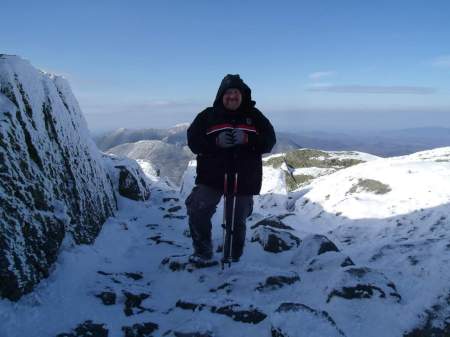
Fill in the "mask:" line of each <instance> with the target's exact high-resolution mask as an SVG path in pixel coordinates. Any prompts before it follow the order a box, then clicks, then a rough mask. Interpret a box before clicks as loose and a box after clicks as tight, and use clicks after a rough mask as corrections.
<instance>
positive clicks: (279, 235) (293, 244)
mask: <svg viewBox="0 0 450 337" xmlns="http://www.w3.org/2000/svg"><path fill="white" fill-rule="evenodd" d="M251 241H252V242H258V243H259V244H260V245H261V246H262V247H263V249H264V250H265V251H267V252H271V253H281V252H283V251H287V250H290V249H292V248H297V247H298V246H299V245H300V242H301V240H300V239H299V238H298V237H296V236H295V235H293V234H291V233H289V232H287V231H281V230H275V229H273V228H270V227H267V226H260V227H257V228H256V229H255V231H254V232H253V235H252V238H251Z"/></svg>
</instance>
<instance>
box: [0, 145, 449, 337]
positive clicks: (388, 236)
mask: <svg viewBox="0 0 450 337" xmlns="http://www.w3.org/2000/svg"><path fill="white" fill-rule="evenodd" d="M149 172H152V171H151V170H150V169H149ZM193 172H195V166H193V164H191V165H190V167H189V169H188V171H187V173H186V175H185V180H187V181H188V180H192V179H193ZM278 172H279V171H278ZM153 178H154V177H153ZM264 179H265V181H264V186H265V187H264V191H265V192H266V194H265V195H262V196H261V197H258V198H257V199H258V200H257V202H256V204H255V205H256V207H255V210H254V214H253V215H252V217H251V218H250V219H249V223H248V232H247V244H246V249H245V254H244V256H243V258H242V260H241V261H240V262H239V263H237V264H233V265H232V266H231V268H227V267H226V268H225V269H224V270H222V269H221V268H220V267H219V266H213V267H209V268H205V269H195V270H189V268H190V267H189V265H184V264H183V263H184V262H185V260H186V256H187V255H188V254H189V253H190V251H191V243H190V238H189V237H188V232H187V231H186V230H187V224H186V221H187V219H186V217H185V208H184V203H183V197H182V196H181V195H180V193H179V192H178V191H175V190H173V189H169V188H168V187H167V185H165V184H162V183H158V182H156V183H155V185H154V187H153V190H152V197H151V199H150V200H149V201H148V202H133V201H130V200H127V199H123V198H122V199H120V200H119V209H120V212H119V214H118V216H117V217H116V218H111V219H109V221H108V222H107V223H106V224H105V225H104V228H103V230H102V232H101V234H100V236H99V237H98V238H97V240H96V241H95V244H94V245H91V246H89V245H82V246H76V245H72V244H71V242H65V245H64V248H63V251H62V253H61V254H60V256H59V259H58V261H57V263H56V264H55V266H54V269H53V271H52V273H51V276H50V277H49V278H48V279H46V280H44V281H42V282H41V283H40V285H39V286H38V288H37V289H36V290H35V291H34V292H33V293H31V294H28V295H26V296H24V297H23V298H22V299H21V300H20V301H18V302H17V303H14V302H10V301H8V300H1V301H0V320H1V322H2V324H1V325H0V336H2V337H3V336H5V337H15V336H17V337H19V336H20V337H23V336H35V337H41V336H42V337H44V336H45V337H46V336H56V335H57V334H58V333H64V332H65V333H69V332H71V331H72V329H74V328H75V327H77V326H78V325H79V324H81V323H83V322H86V321H89V320H90V321H92V324H103V328H104V329H107V330H108V331H109V335H108V336H124V333H125V331H131V330H132V329H131V327H133V325H134V324H144V323H148V324H147V325H141V326H140V328H141V329H144V328H145V327H147V328H148V329H149V331H150V330H154V332H153V333H152V334H149V335H154V336H184V335H183V334H182V333H194V332H198V333H203V335H202V336H236V337H238V336H247V337H248V336H270V335H271V333H272V336H277V335H276V334H275V333H281V332H283V333H285V334H284V335H285V336H355V337H356V336H368V337H370V336H386V337H390V336H392V337H395V336H402V335H403V334H405V333H407V332H408V331H411V330H412V329H413V328H414V327H416V326H417V325H419V324H420V323H421V320H424V319H426V318H427V317H426V315H425V312H426V310H427V309H430V308H432V307H433V306H435V305H436V304H438V303H441V302H442V301H443V299H444V304H445V296H447V295H448V294H450V292H449V287H450V286H449V285H450V263H449V259H450V254H449V250H450V244H449V243H450V222H449V220H448V214H449V213H450V208H449V207H450V206H449V201H450V148H441V149H436V150H432V151H426V152H421V153H417V154H414V155H410V156H404V157H397V158H388V159H379V160H375V161H371V162H368V163H363V164H359V165H357V166H354V167H350V168H347V169H343V170H340V171H338V172H335V173H333V174H331V175H327V176H324V177H321V178H318V179H317V180H315V181H314V182H313V183H312V184H311V185H308V186H307V187H305V188H304V189H303V190H300V191H296V192H294V193H286V190H285V188H283V186H282V182H283V178H282V177H280V176H279V174H278V173H277V172H275V171H270V170H269V171H265V175H264ZM367 181H369V184H365V183H364V182H367ZM373 181H377V182H379V183H381V185H380V184H378V183H373ZM370 182H371V183H370ZM186 188H188V186H186ZM184 195H186V193H184ZM268 198H278V199H277V200H278V201H279V200H284V203H283V202H281V203H280V202H278V203H276V202H275V203H274V202H273V199H271V200H272V202H268V201H267V200H268ZM292 199H295V200H294V201H295V204H294V206H295V208H291V209H290V210H287V209H286V207H287V206H288V204H289V203H288V201H289V200H292ZM261 206H263V207H261ZM291 207H292V204H291ZM269 214H271V215H273V216H274V217H272V218H270V219H271V221H272V223H271V224H269V223H266V224H261V223H260V225H259V226H257V227H254V225H255V224H256V223H258V222H259V221H260V220H262V219H264V218H267V216H268V215H269ZM220 217H221V207H220V205H219V207H218V211H217V213H216V215H215V217H214V223H215V224H218V223H219V222H220ZM280 219H281V221H282V222H280ZM269 222H270V221H269ZM280 224H281V225H280ZM283 226H284V227H283ZM288 226H290V227H291V228H289V227H288ZM252 227H253V228H252ZM271 234H273V235H275V236H276V237H278V238H279V239H280V240H281V241H283V242H284V244H285V245H284V246H283V245H282V244H280V241H279V242H278V244H279V246H277V247H276V249H280V251H279V252H275V251H273V249H272V251H271V248H270V247H269V244H268V243H269V241H270V235H271ZM312 234H324V235H326V236H327V237H328V238H329V239H330V240H331V241H332V242H334V244H336V246H337V247H336V248H337V249H339V250H340V251H339V252H338V251H336V250H337V249H334V248H333V245H332V243H327V244H326V245H323V246H321V242H327V241H326V238H324V237H315V236H312ZM296 237H298V238H300V239H301V240H302V241H301V242H297V241H296V240H297V239H296ZM221 238H222V233H221V229H220V226H218V225H217V226H215V228H214V231H213V239H214V243H215V246H216V247H217V246H218V244H219V243H220V241H221ZM319 246H320V247H328V250H326V252H325V253H320V252H319V253H318V252H317V251H318V247H319ZM263 247H265V248H264V249H263ZM330 247H331V248H330ZM320 249H322V248H320ZM174 256H175V257H174ZM219 257H220V255H219V253H216V258H219ZM167 258H169V259H167ZM163 261H164V262H163ZM183 268H187V269H184V270H183ZM101 297H103V298H101ZM103 302H105V303H107V304H109V305H105V304H104V303H103ZM446 310H447V311H446ZM448 314H449V312H448V308H445V306H444V307H443V309H442V306H441V311H439V313H438V314H437V316H439V315H441V316H442V319H441V320H439V319H440V318H439V317H438V318H437V319H435V320H434V321H433V320H431V323H430V324H435V325H439V324H441V327H442V326H444V325H445V323H444V322H445V317H447V316H446V315H448ZM424 315H425V316H424ZM428 318H429V317H428ZM150 322H151V323H154V324H157V326H158V327H157V328H156V325H151V324H150ZM447 324H448V322H447ZM88 325H89V324H87V325H85V326H88ZM91 327H92V326H91ZM126 327H129V330H126ZM97 328H99V327H98V326H97ZM124 329H125V330H124ZM134 329H135V331H137V330H139V326H134ZM131 336H134V335H131ZM144 336H145V335H144ZM186 336H187V335H186ZM192 336H194V335H192ZM198 336H199V335H198ZM424 336H426V335H424ZM438 336H445V334H442V335H438Z"/></svg>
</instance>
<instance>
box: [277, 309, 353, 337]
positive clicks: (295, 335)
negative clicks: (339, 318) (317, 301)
mask: <svg viewBox="0 0 450 337" xmlns="http://www.w3.org/2000/svg"><path fill="white" fill-rule="evenodd" d="M271 335H272V337H301V336H310V337H322V336H327V337H334V336H335V337H338V336H339V337H342V336H345V334H344V332H343V331H342V330H341V329H340V328H339V327H338V326H337V324H336V322H335V321H334V320H333V318H332V317H331V316H330V315H329V314H328V313H327V312H326V311H320V310H316V309H313V308H311V307H308V306H307V305H304V304H301V303H290V302H288V303H282V304H281V305H280V306H279V307H278V309H277V310H275V312H274V314H273V315H272V316H271Z"/></svg>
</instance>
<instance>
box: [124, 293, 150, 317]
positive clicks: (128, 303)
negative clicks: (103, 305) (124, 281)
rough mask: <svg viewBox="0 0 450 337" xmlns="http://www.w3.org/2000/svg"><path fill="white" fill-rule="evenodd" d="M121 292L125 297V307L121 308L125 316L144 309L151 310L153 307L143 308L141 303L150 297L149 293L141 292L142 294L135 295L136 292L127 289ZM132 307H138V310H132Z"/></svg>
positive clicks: (139, 312)
mask: <svg viewBox="0 0 450 337" xmlns="http://www.w3.org/2000/svg"><path fill="white" fill-rule="evenodd" d="M123 294H124V295H125V298H126V300H125V308H124V309H123V312H124V313H125V315H126V316H132V315H136V314H141V313H143V312H145V311H148V312H153V309H150V308H144V307H142V305H141V304H142V301H143V300H145V299H146V298H149V297H150V295H149V294H145V293H143V294H138V295H136V294H132V293H130V292H128V291H124V292H123ZM134 309H139V310H134Z"/></svg>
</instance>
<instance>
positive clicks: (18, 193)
mask: <svg viewBox="0 0 450 337" xmlns="http://www.w3.org/2000/svg"><path fill="white" fill-rule="evenodd" d="M0 163H1V165H0V186H1V187H0V297H6V298H9V299H11V300H17V299H18V298H19V297H20V296H22V295H23V294H24V293H27V292H29V291H31V290H32V288H33V286H34V285H35V284H36V283H38V282H39V281H40V280H42V279H43V278H45V277H47V276H48V273H49V268H50V266H51V265H52V263H53V262H54V261H55V260H56V258H57V253H58V250H59V247H60V245H61V242H62V240H63V239H64V237H65V235H66V234H67V233H70V234H71V235H72V236H73V238H74V240H75V242H76V243H92V242H93V241H94V239H95V237H96V236H97V235H98V233H99V231H100V229H101V226H102V225H103V223H104V221H105V220H106V219H107V218H108V217H109V216H111V215H113V214H114V211H115V210H116V208H117V205H116V200H115V194H114V191H113V188H112V183H111V179H110V177H109V175H108V172H107V170H105V167H104V164H103V160H102V158H101V155H100V152H99V151H98V149H97V148H96V147H95V145H94V143H93V141H92V140H91V138H90V135H89V131H88V129H87V126H86V122H85V120H84V118H83V115H82V113H81V110H80V108H79V106H78V103H77V101H76V99H75V97H74V96H73V94H72V92H71V89H70V87H69V85H68V83H67V82H66V81H65V80H64V79H62V78H60V77H54V76H51V75H48V74H44V73H41V72H39V71H38V70H36V69H34V68H33V67H32V66H31V65H30V64H29V63H28V62H26V61H24V60H21V59H20V58H18V57H15V56H7V55H3V56H1V57H0Z"/></svg>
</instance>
